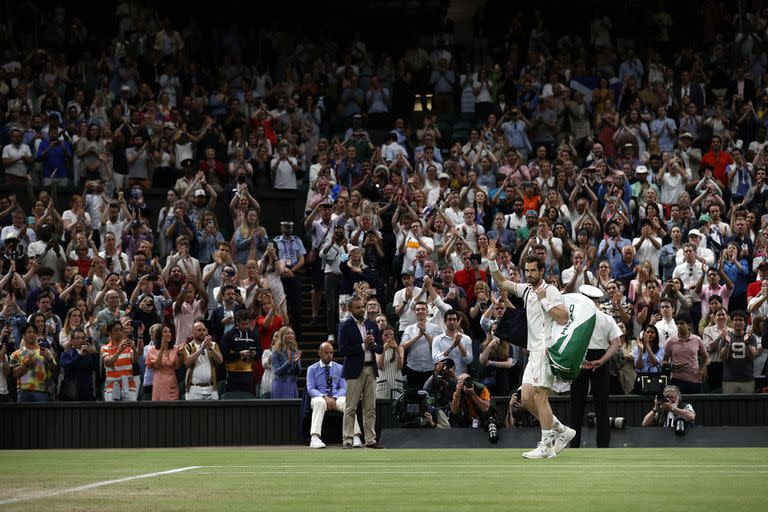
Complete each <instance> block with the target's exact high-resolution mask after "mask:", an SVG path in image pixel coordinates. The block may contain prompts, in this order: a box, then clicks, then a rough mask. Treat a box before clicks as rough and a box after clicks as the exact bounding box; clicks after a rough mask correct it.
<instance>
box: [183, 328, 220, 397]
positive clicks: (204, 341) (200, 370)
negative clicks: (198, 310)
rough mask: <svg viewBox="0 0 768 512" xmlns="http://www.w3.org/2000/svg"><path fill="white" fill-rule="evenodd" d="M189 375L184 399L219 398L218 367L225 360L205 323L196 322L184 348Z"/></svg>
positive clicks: (185, 380)
mask: <svg viewBox="0 0 768 512" xmlns="http://www.w3.org/2000/svg"><path fill="white" fill-rule="evenodd" d="M182 350H183V352H182V354H183V356H184V366H185V367H186V368H187V375H186V378H185V379H184V388H185V389H186V390H187V391H186V394H185V395H184V400H218V399H219V392H218V391H217V389H216V386H217V384H218V379H217V378H216V368H217V366H218V365H220V364H222V363H223V362H224V357H223V356H222V355H221V351H220V350H219V345H218V343H216V342H215V341H213V339H211V337H210V336H208V330H207V329H206V327H205V324H203V323H202V322H196V323H195V325H194V326H193V327H192V339H191V340H190V341H189V342H188V343H187V344H186V345H184V348H183V349H182Z"/></svg>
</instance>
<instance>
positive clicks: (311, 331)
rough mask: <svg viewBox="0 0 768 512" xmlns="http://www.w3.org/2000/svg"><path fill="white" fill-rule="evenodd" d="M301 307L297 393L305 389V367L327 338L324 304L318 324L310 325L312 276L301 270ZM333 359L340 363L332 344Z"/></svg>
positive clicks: (317, 357)
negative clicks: (300, 368)
mask: <svg viewBox="0 0 768 512" xmlns="http://www.w3.org/2000/svg"><path fill="white" fill-rule="evenodd" d="M300 276H301V307H302V313H303V314H302V322H301V329H302V331H303V334H302V336H301V338H299V339H298V340H296V341H297V342H298V344H299V350H301V367H302V371H301V375H299V379H298V386H299V393H303V392H304V390H305V389H306V381H307V378H306V377H307V368H309V367H310V365H312V364H314V363H316V362H317V361H318V360H319V359H320V357H319V356H318V355H317V349H318V347H319V346H320V343H322V342H324V341H325V340H326V339H328V330H327V329H326V327H325V304H323V305H322V308H321V310H320V311H321V315H320V318H321V322H320V324H319V325H312V324H311V321H312V276H311V275H310V274H309V273H306V272H301V273H300ZM334 360H335V361H336V362H337V363H341V361H342V358H341V357H339V351H338V348H337V347H336V346H335V345H334Z"/></svg>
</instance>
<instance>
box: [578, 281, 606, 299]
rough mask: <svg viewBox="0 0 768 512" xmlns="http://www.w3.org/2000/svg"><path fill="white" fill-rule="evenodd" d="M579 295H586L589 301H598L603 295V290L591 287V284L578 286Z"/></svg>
mask: <svg viewBox="0 0 768 512" xmlns="http://www.w3.org/2000/svg"><path fill="white" fill-rule="evenodd" d="M579 293H580V294H582V295H586V296H587V297H589V298H590V299H599V298H601V297H602V296H603V295H604V293H603V290H601V289H600V288H598V287H597V286H592V285H591V284H583V285H581V286H579Z"/></svg>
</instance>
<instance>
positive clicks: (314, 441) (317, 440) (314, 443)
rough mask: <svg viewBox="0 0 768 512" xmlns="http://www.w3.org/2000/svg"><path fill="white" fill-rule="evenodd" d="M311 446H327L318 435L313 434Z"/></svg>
mask: <svg viewBox="0 0 768 512" xmlns="http://www.w3.org/2000/svg"><path fill="white" fill-rule="evenodd" d="M309 447H310V448H325V443H324V442H322V441H321V440H320V438H319V437H317V436H312V440H311V441H310V442H309Z"/></svg>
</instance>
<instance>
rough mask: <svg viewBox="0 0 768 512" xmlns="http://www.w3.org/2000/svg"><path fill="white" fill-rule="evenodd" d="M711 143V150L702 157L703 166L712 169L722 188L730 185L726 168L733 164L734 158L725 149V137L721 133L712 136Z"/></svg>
mask: <svg viewBox="0 0 768 512" xmlns="http://www.w3.org/2000/svg"><path fill="white" fill-rule="evenodd" d="M711 144H712V145H711V147H710V150H709V151H707V152H706V153H704V155H703V156H702V157H701V167H702V169H706V168H709V169H712V177H714V178H715V179H716V180H717V181H718V184H719V185H720V187H721V188H725V187H727V186H728V176H727V174H726V169H727V168H728V166H729V165H731V164H733V158H732V157H731V155H729V154H728V152H726V151H723V139H722V137H720V136H719V135H714V136H713V137H712V143H711Z"/></svg>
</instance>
